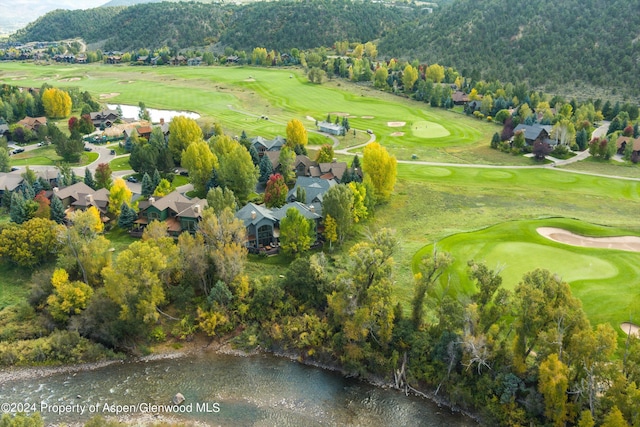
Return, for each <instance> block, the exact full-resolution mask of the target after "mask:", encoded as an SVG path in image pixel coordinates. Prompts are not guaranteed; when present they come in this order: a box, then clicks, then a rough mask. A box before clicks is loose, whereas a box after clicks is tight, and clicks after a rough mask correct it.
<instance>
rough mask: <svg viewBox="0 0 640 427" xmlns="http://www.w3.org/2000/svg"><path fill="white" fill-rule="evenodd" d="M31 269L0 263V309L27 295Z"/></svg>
mask: <svg viewBox="0 0 640 427" xmlns="http://www.w3.org/2000/svg"><path fill="white" fill-rule="evenodd" d="M30 279H31V271H29V270H27V269H25V268H18V267H15V266H10V265H9V263H0V310H2V309H3V308H5V307H7V306H9V305H13V304H16V303H18V302H20V301H24V300H25V299H26V298H27V297H28V296H29V281H30Z"/></svg>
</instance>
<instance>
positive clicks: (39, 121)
mask: <svg viewBox="0 0 640 427" xmlns="http://www.w3.org/2000/svg"><path fill="white" fill-rule="evenodd" d="M18 124H19V125H21V126H23V127H24V128H25V129H29V130H30V131H33V132H37V131H38V128H39V127H40V126H46V125H47V118H46V117H28V116H27V117H25V118H24V119H22V120H20V121H19V122H18Z"/></svg>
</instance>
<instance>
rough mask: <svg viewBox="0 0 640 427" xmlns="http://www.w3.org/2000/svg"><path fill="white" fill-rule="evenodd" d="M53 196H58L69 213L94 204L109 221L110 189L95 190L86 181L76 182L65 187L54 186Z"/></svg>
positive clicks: (105, 220)
mask: <svg viewBox="0 0 640 427" xmlns="http://www.w3.org/2000/svg"><path fill="white" fill-rule="evenodd" d="M51 197H57V198H59V199H60V201H61V202H62V206H64V208H65V214H66V215H68V214H70V213H71V212H73V211H75V210H83V211H84V210H87V209H89V208H90V207H91V206H94V207H95V208H96V209H98V212H100V216H101V218H102V221H103V222H107V221H109V218H108V217H107V211H108V209H109V190H107V189H106V188H101V189H99V190H94V189H93V188H91V187H89V186H88V185H87V184H85V183H84V182H82V181H80V182H76V183H75V184H73V185H68V186H66V187H64V188H58V187H54V189H53V192H52V194H51Z"/></svg>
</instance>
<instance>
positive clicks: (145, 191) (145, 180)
mask: <svg viewBox="0 0 640 427" xmlns="http://www.w3.org/2000/svg"><path fill="white" fill-rule="evenodd" d="M155 189H156V188H155V187H154V185H153V180H152V179H151V177H150V176H149V174H148V173H145V174H144V175H143V176H142V197H149V196H151V195H152V194H153V191H154V190H155Z"/></svg>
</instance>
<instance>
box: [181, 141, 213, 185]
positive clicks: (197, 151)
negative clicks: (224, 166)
mask: <svg viewBox="0 0 640 427" xmlns="http://www.w3.org/2000/svg"><path fill="white" fill-rule="evenodd" d="M218 159H219V157H217V156H216V155H215V154H214V153H212V152H211V149H210V148H209V145H208V144H207V143H206V142H204V141H203V140H199V141H195V142H193V143H191V144H189V146H188V147H187V149H186V150H185V151H184V153H183V154H182V166H184V167H185V168H186V169H187V170H188V171H189V180H190V181H191V183H192V184H193V188H194V190H195V191H196V193H198V194H200V195H202V196H203V195H204V194H205V193H206V191H207V183H208V182H209V180H210V179H211V177H212V176H213V171H214V169H217V168H218V166H219V164H218Z"/></svg>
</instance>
